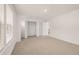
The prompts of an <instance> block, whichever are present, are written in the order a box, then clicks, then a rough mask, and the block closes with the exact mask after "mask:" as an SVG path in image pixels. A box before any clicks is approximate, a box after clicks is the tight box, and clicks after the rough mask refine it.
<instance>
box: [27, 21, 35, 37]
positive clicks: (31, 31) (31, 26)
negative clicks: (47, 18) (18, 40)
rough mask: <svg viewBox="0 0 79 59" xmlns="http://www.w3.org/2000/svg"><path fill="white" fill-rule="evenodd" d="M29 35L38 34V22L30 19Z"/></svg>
mask: <svg viewBox="0 0 79 59" xmlns="http://www.w3.org/2000/svg"><path fill="white" fill-rule="evenodd" d="M27 35H28V37H33V36H36V22H34V21H28V26H27Z"/></svg>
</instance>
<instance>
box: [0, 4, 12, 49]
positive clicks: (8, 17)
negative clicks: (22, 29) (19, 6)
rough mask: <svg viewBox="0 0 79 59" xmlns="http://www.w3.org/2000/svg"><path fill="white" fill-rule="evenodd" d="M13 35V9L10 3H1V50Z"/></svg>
mask: <svg viewBox="0 0 79 59" xmlns="http://www.w3.org/2000/svg"><path fill="white" fill-rule="evenodd" d="M12 37H13V11H12V10H11V8H10V5H4V4H0V50H1V49H2V48H3V47H4V46H5V45H6V44H7V43H8V42H9V41H10V40H11V39H12Z"/></svg>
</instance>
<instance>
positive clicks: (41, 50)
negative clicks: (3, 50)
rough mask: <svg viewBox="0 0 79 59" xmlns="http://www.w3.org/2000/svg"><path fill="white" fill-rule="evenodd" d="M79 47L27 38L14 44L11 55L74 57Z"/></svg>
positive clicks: (52, 39)
mask: <svg viewBox="0 0 79 59" xmlns="http://www.w3.org/2000/svg"><path fill="white" fill-rule="evenodd" d="M75 54H79V46H78V45H74V44H71V43H68V42H65V41H61V40H58V39H55V38H51V37H29V38H28V39H23V40H22V42H19V43H17V44H16V46H15V48H14V50H13V53H12V55H75Z"/></svg>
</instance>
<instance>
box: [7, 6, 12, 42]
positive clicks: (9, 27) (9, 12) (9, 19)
mask: <svg viewBox="0 0 79 59" xmlns="http://www.w3.org/2000/svg"><path fill="white" fill-rule="evenodd" d="M12 37H13V12H12V10H11V8H10V6H9V5H6V43H8V42H9V41H10V40H11V39H12Z"/></svg>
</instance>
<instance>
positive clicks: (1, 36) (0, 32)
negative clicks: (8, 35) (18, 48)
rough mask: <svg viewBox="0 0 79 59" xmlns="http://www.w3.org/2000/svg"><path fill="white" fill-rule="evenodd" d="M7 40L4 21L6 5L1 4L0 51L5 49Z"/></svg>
mask: <svg viewBox="0 0 79 59" xmlns="http://www.w3.org/2000/svg"><path fill="white" fill-rule="evenodd" d="M4 40H5V21H4V5H3V4H0V50H1V49H2V48H3V47H4V44H5V43H4V42H5V41H4Z"/></svg>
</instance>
